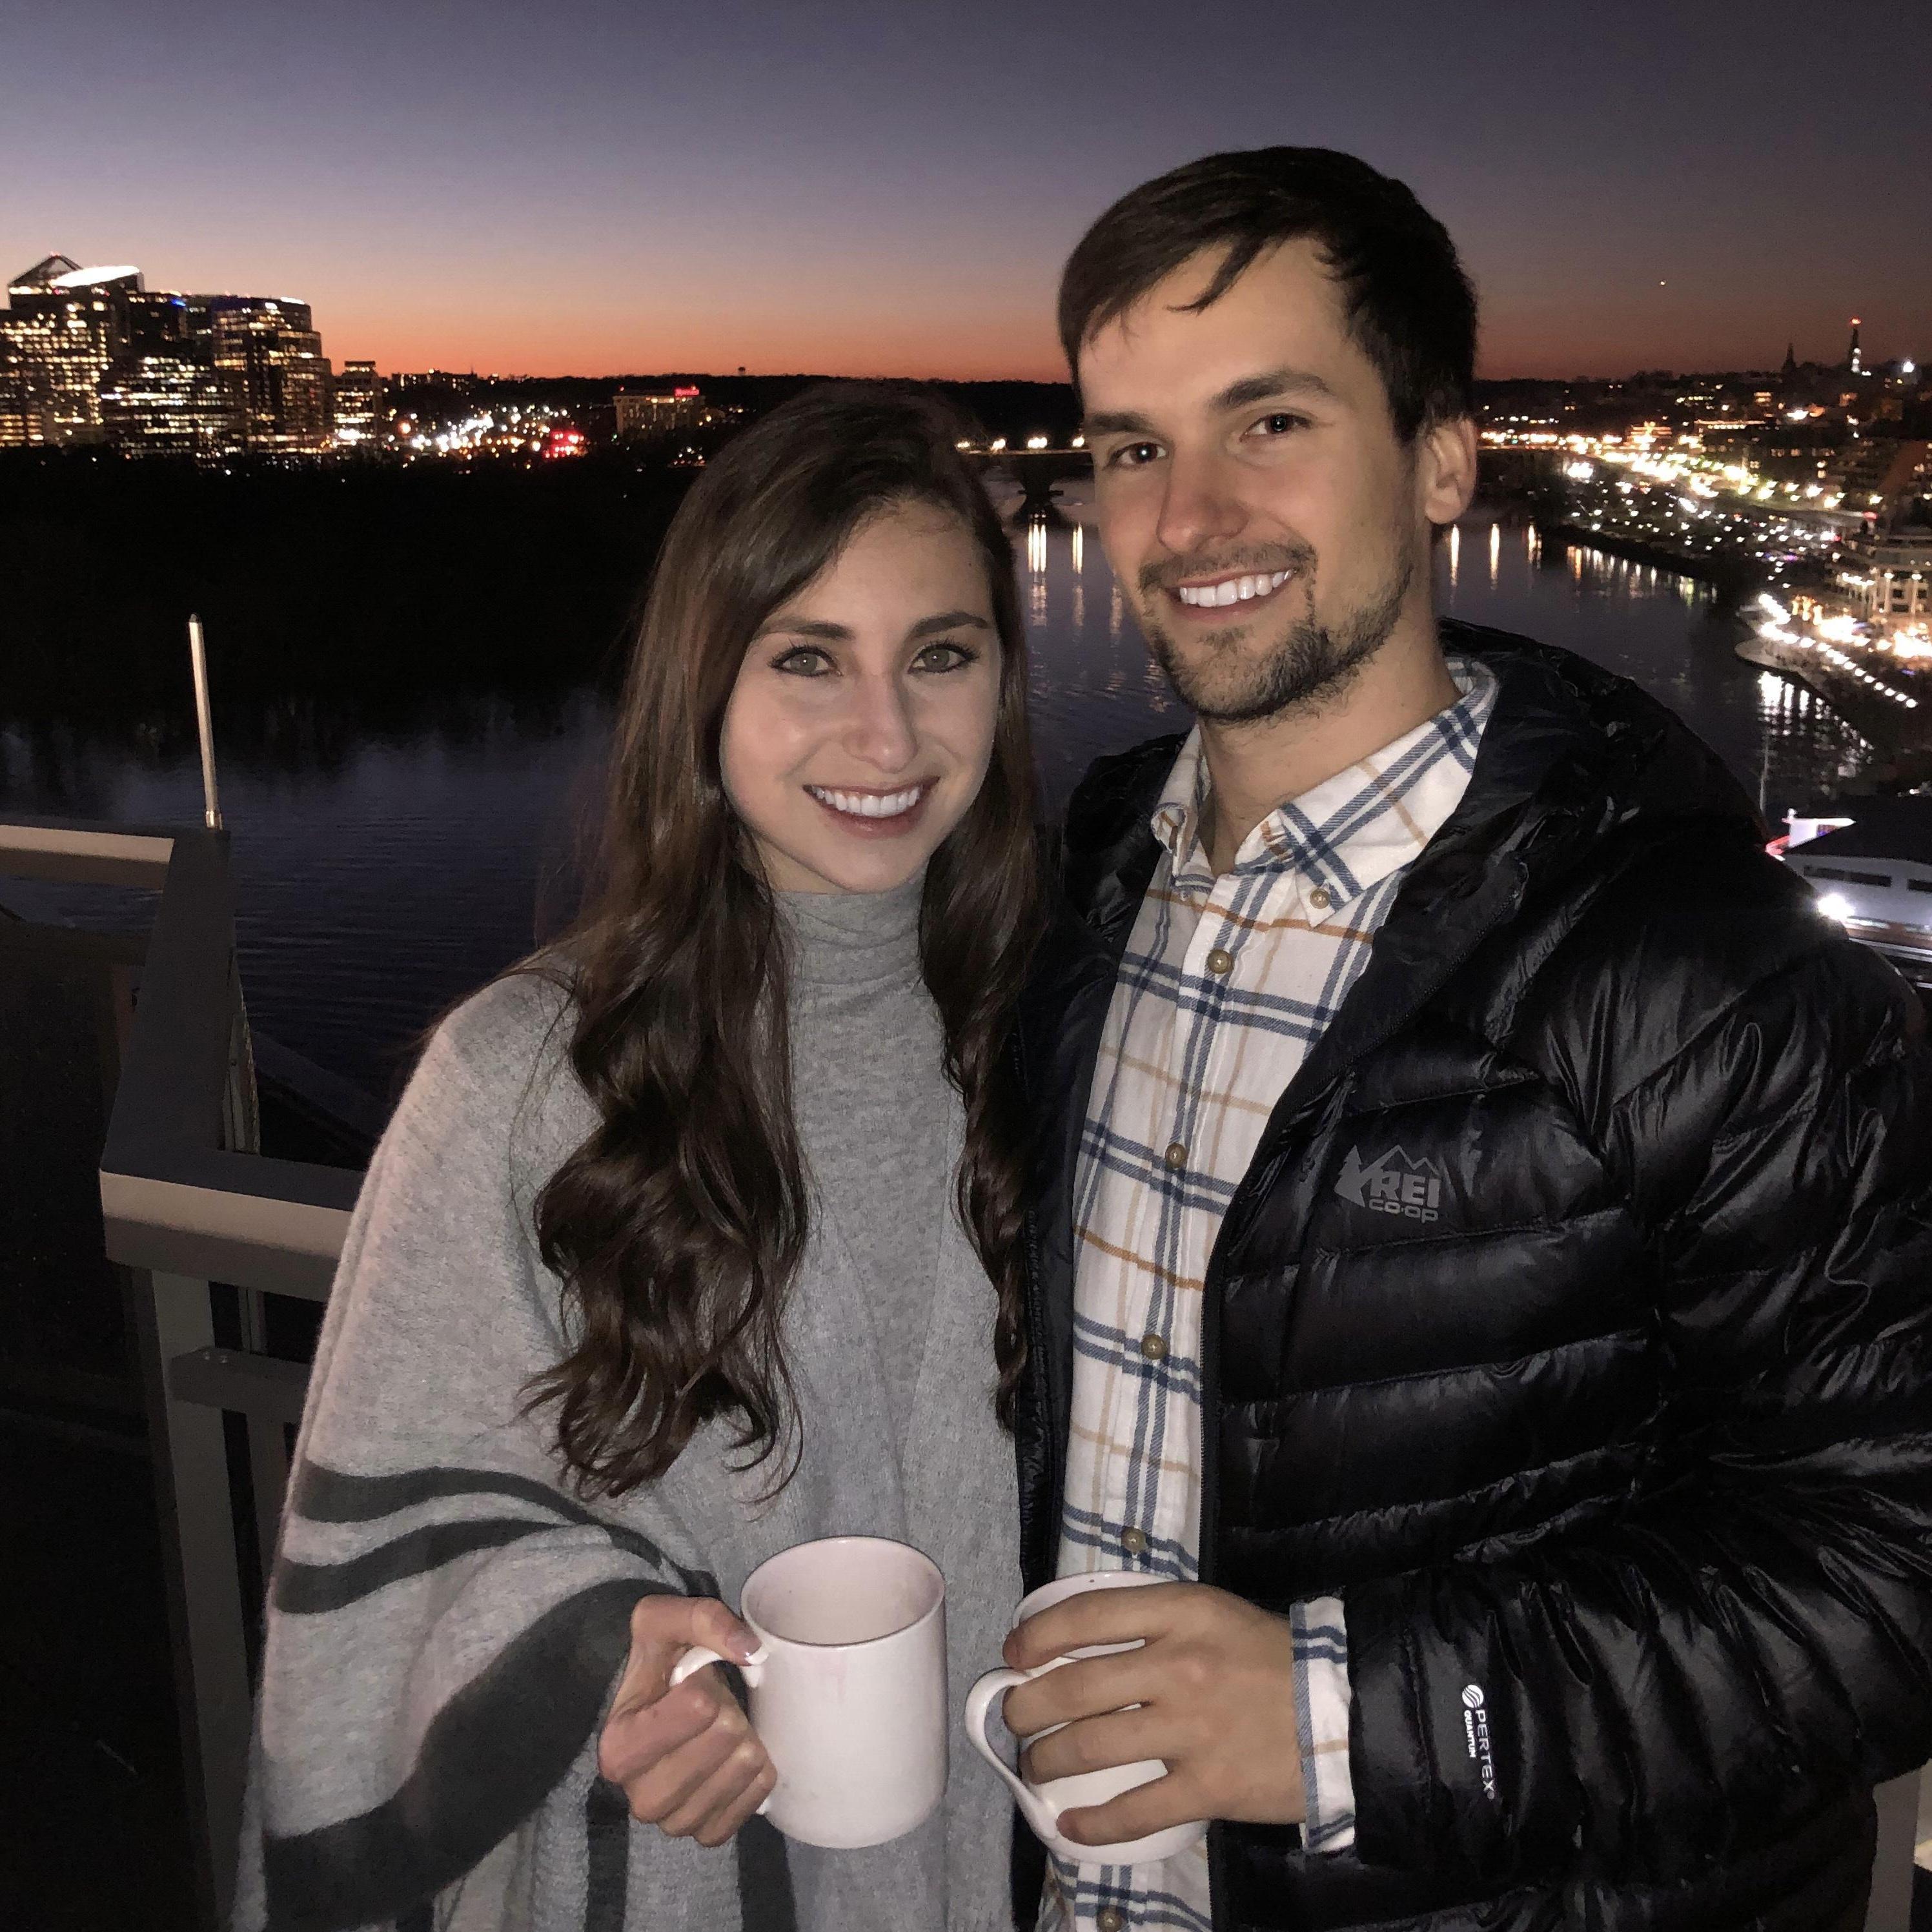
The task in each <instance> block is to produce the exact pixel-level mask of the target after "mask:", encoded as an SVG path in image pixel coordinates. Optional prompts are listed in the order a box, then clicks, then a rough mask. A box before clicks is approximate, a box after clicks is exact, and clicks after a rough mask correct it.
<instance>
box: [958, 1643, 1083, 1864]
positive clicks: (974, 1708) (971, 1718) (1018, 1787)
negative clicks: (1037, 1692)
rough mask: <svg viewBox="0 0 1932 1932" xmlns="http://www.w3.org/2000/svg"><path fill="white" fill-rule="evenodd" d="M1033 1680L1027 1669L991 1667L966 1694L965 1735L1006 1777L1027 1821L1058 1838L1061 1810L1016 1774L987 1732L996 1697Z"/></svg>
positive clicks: (1048, 1836) (1039, 1830) (1038, 1830)
mask: <svg viewBox="0 0 1932 1932" xmlns="http://www.w3.org/2000/svg"><path fill="white" fill-rule="evenodd" d="M1031 1682H1033V1679H1032V1678H1031V1676H1028V1673H1026V1672H1025V1671H1024V1670H989V1671H988V1672H987V1673H986V1676H983V1678H981V1679H980V1681H979V1682H978V1683H977V1684H975V1685H974V1687H973V1688H972V1689H971V1690H970V1691H968V1692H967V1694H966V1718H965V1723H966V1736H967V1738H968V1741H969V1742H971V1745H972V1746H973V1748H974V1750H975V1751H977V1752H978V1753H979V1754H980V1756H981V1757H983V1758H984V1759H985V1760H986V1762H987V1763H989V1764H990V1765H991V1766H992V1767H993V1769H995V1771H996V1772H998V1773H999V1775H1001V1777H1002V1778H1004V1779H1005V1780H1006V1781H1007V1786H1008V1788H1009V1789H1010V1790H1011V1791H1012V1793H1013V1797H1014V1799H1015V1801H1016V1802H1017V1803H1018V1805H1019V1808H1020V1810H1021V1811H1022V1812H1023V1813H1025V1816H1026V1821H1027V1823H1028V1824H1029V1825H1031V1826H1032V1827H1033V1829H1034V1831H1035V1832H1037V1833H1038V1834H1039V1835H1040V1837H1041V1838H1058V1836H1059V1835H1060V1814H1059V1813H1058V1811H1055V1809H1054V1808H1053V1807H1052V1805H1049V1803H1048V1802H1046V1799H1044V1798H1043V1797H1042V1796H1040V1793H1038V1792H1037V1791H1036V1790H1034V1787H1032V1786H1031V1784H1028V1783H1027V1781H1026V1780H1025V1778H1021V1777H1019V1776H1017V1775H1016V1774H1015V1773H1014V1772H1013V1771H1012V1770H1011V1769H1010V1768H1009V1767H1008V1766H1007V1762H1006V1760H1005V1759H1004V1758H1003V1757H1001V1755H1000V1754H999V1753H998V1751H995V1750H994V1748H993V1747H992V1744H991V1743H990V1742H989V1741H988V1739H987V1736H986V1715H987V1713H988V1712H989V1711H991V1710H992V1708H993V1700H994V1699H995V1697H1004V1696H1005V1695H1006V1694H1007V1692H1008V1691H1012V1690H1015V1689H1017V1688H1018V1687H1019V1685H1022V1684H1031Z"/></svg>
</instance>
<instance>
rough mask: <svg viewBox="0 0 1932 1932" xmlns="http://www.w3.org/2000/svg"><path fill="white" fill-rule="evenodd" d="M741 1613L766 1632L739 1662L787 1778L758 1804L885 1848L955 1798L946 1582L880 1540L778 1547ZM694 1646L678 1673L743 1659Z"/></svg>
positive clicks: (854, 1841) (790, 1831) (811, 1838)
mask: <svg viewBox="0 0 1932 1932" xmlns="http://www.w3.org/2000/svg"><path fill="white" fill-rule="evenodd" d="M739 1616H741V1617H742V1619H743V1620H744V1622H745V1623H747V1624H748V1625H750V1626H751V1629H752V1631H754V1633H755V1634H756V1635H757V1639H758V1649H757V1651H756V1652H754V1654H753V1656H752V1658H751V1661H750V1662H749V1663H748V1664H740V1665H739V1670H742V1672H743V1673H744V1678H745V1688H746V1689H747V1690H748V1692H749V1694H750V1697H749V1703H750V1706H751V1727H752V1729H753V1730H755V1731H756V1732H757V1734H758V1738H759V1741H760V1742H761V1743H762V1744H763V1745H764V1748H765V1749H766V1751H767V1752H768V1753H769V1755H770V1757H771V1760H772V1767H773V1769H775V1771H776V1772H777V1773H778V1783H777V1784H775V1786H774V1787H772V1794H771V1796H769V1798H767V1799H766V1800H765V1802H764V1803H763V1804H762V1805H760V1806H759V1807H758V1809H759V1810H760V1811H761V1812H763V1814H765V1815H766V1817H769V1819H770V1820H771V1821H772V1823H773V1824H774V1825H775V1826H777V1827H778V1829H779V1830H780V1831H781V1832H784V1835H785V1836H786V1837H787V1838H796V1839H798V1840H799V1841H801V1842H802V1843H805V1844H808V1845H825V1846H832V1847H834V1848H836V1849H840V1850H850V1849H854V1848H856V1847H857V1846H861V1845H882V1844H883V1843H885V1842H886V1841H887V1840H888V1839H889V1838H899V1837H901V1836H902V1835H904V1833H906V1832H910V1830H911V1829H913V1826H916V1825H919V1824H921V1823H924V1821H925V1820H926V1819H927V1818H928V1817H930V1816H931V1815H932V1812H933V1811H934V1809H935V1807H936V1806H937V1805H938V1803H939V1801H940V1800H941V1799H942V1798H943V1797H944V1796H945V1795H946V1703H947V1699H946V1583H945V1580H944V1577H941V1575H940V1574H939V1567H938V1565H937V1564H935V1562H932V1559H930V1558H929V1557H926V1556H921V1555H920V1553H919V1552H918V1551H917V1550H911V1549H908V1548H907V1547H906V1545H905V1544H903V1543H894V1542H892V1541H889V1539H888V1538H884V1537H882V1536H829V1537H826V1538H822V1539H820V1541H817V1542H816V1543H798V1544H793V1546H792V1547H791V1548H790V1549H789V1550H780V1551H779V1552H778V1555H777V1556H772V1557H768V1558H766V1560H765V1561H764V1562H762V1563H760V1565H758V1567H757V1569H755V1570H754V1571H752V1572H751V1575H750V1576H749V1577H747V1578H746V1579H745V1589H744V1595H743V1596H742V1599H741V1600H740V1602H739ZM729 1661H736V1660H734V1659H727V1658H724V1657H721V1655H719V1654H718V1652H716V1651H715V1650H705V1649H698V1648H694V1649H690V1650H687V1651H686V1652H685V1653H684V1655H682V1657H680V1658H679V1659H678V1661H677V1662H676V1664H675V1665H674V1666H673V1668H672V1670H671V1673H670V1681H671V1682H672V1683H673V1684H682V1682H684V1680H685V1679H686V1678H687V1677H688V1676H690V1675H691V1673H692V1672H693V1671H694V1670H702V1669H703V1667H704V1666H705V1665H706V1664H723V1663H726V1662H729Z"/></svg>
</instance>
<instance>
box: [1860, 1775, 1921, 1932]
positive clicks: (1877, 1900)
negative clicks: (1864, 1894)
mask: <svg viewBox="0 0 1932 1932" xmlns="http://www.w3.org/2000/svg"><path fill="white" fill-rule="evenodd" d="M1918 1778H1919V1774H1918V1772H1910V1773H1909V1774H1908V1775H1906V1776H1905V1777H1903V1778H1894V1779H1893V1780H1892V1781H1891V1783H1890V1784H1881V1785H1880V1786H1879V1788H1878V1790H1877V1792H1876V1794H1875V1796H1876V1798H1877V1800H1878V1856H1877V1858H1876V1859H1874V1860H1873V1864H1872V1888H1871V1904H1870V1908H1869V1909H1868V1910H1867V1913H1866V1915H1865V1932H1911V1927H1912V1839H1913V1838H1915V1836H1916V1835H1917V1833H1916V1827H1917V1825H1918Z"/></svg>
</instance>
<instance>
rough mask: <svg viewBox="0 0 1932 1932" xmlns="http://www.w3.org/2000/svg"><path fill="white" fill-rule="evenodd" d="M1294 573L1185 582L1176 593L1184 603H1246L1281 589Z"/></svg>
mask: <svg viewBox="0 0 1932 1932" xmlns="http://www.w3.org/2000/svg"><path fill="white" fill-rule="evenodd" d="M1294 574H1295V572H1294V571H1292V570H1277V571H1274V572H1272V573H1271V574H1268V575H1267V576H1263V577H1223V578H1222V580H1221V581H1220V583H1202V584H1192V583H1184V584H1182V585H1181V586H1180V588H1179V589H1178V590H1176V591H1175V593H1174V594H1175V595H1176V596H1177V597H1178V598H1180V599H1181V602H1182V603H1184V604H1202V605H1204V606H1205V605H1207V604H1245V603H1246V602H1247V601H1248V599H1249V598H1250V597H1265V596H1267V595H1269V593H1270V592H1272V591H1276V590H1279V589H1280V588H1281V586H1283V584H1284V583H1286V582H1287V581H1288V580H1289V578H1290V577H1292V576H1293V575H1294Z"/></svg>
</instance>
